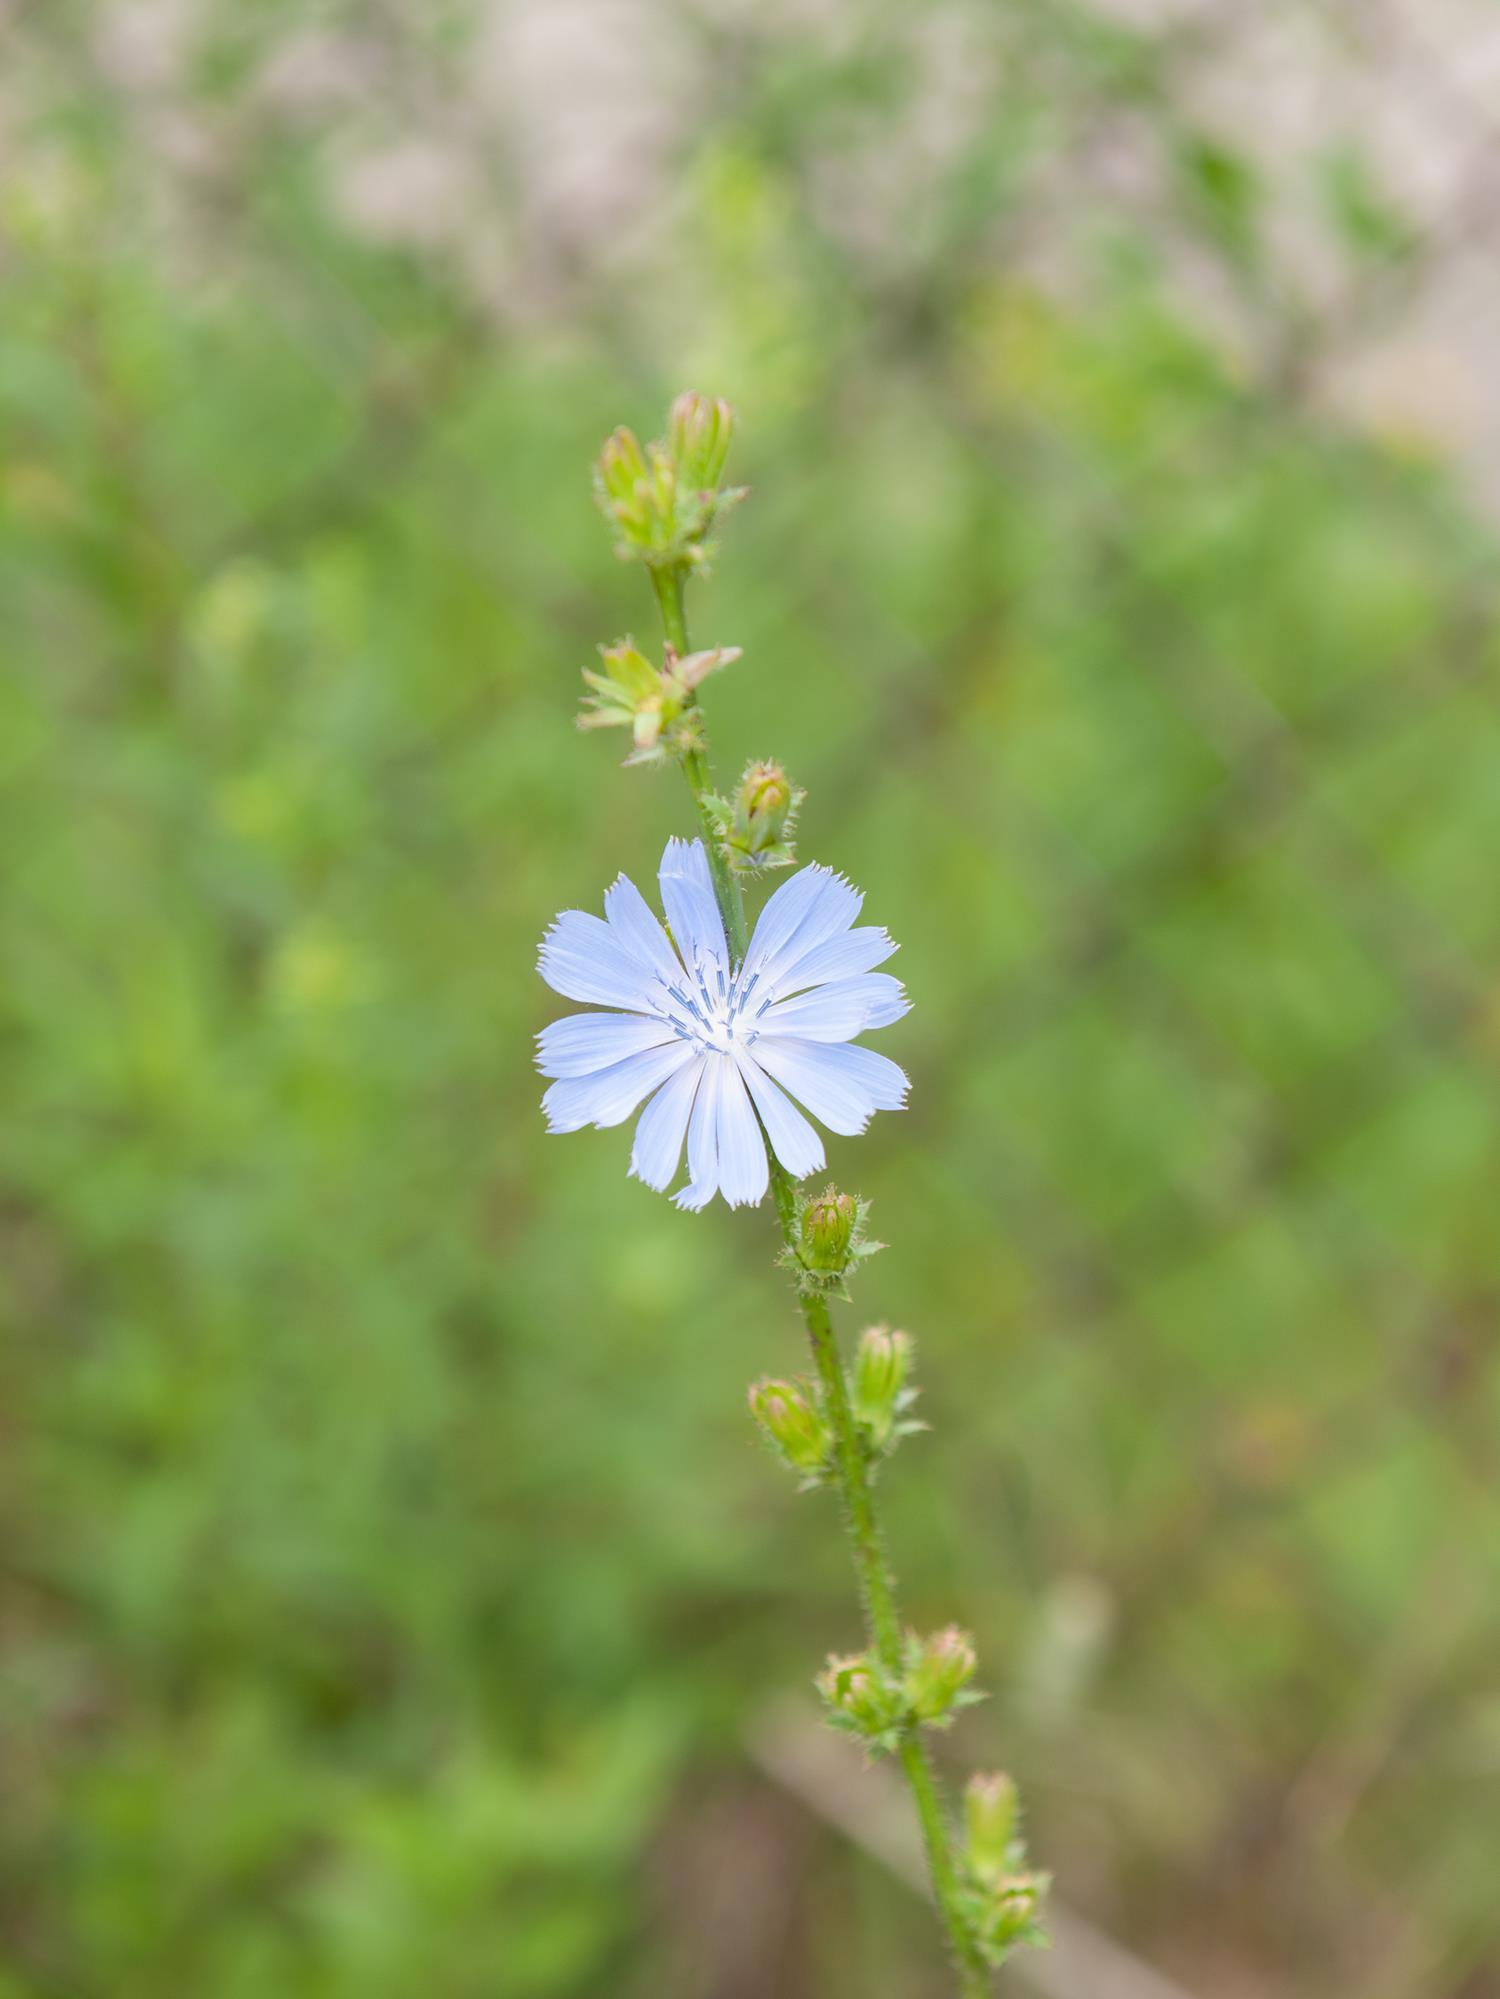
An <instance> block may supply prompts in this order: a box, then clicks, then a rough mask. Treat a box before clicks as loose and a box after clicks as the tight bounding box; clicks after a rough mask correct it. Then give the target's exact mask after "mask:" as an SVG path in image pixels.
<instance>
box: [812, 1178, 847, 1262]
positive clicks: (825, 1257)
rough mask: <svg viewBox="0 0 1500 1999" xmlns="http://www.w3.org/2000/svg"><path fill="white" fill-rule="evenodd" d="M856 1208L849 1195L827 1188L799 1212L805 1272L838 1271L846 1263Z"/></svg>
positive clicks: (834, 1188)
mask: <svg viewBox="0 0 1500 1999" xmlns="http://www.w3.org/2000/svg"><path fill="white" fill-rule="evenodd" d="M858 1213H859V1209H858V1204H857V1203H856V1201H855V1199H854V1197H853V1195H852V1194H841V1193H840V1192H839V1190H838V1189H837V1187H829V1188H828V1189H826V1191H825V1192H823V1193H821V1194H818V1195H815V1196H814V1197H813V1199H812V1200H810V1201H809V1202H808V1203H807V1205H806V1207H805V1208H804V1209H803V1210H802V1261H803V1262H804V1263H805V1264H806V1265H807V1267H808V1269H809V1270H822V1271H840V1270H842V1269H843V1268H844V1267H845V1265H846V1264H847V1263H848V1261H849V1245H850V1243H851V1242H852V1241H853V1238H854V1224H855V1221H856V1219H857V1217H858Z"/></svg>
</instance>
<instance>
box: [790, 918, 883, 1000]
mask: <svg viewBox="0 0 1500 1999" xmlns="http://www.w3.org/2000/svg"><path fill="white" fill-rule="evenodd" d="M896 948H897V947H896V945H895V944H894V943H893V942H892V941H891V938H890V935H889V933H888V932H886V931H884V930H877V929H875V928H874V927H873V926H871V925H869V924H865V925H864V926H862V927H861V928H860V929H858V930H846V931H845V932H844V933H843V935H842V936H837V937H830V938H829V940H828V942H827V943H826V944H820V945H819V946H818V948H817V950H816V951H809V952H808V954H807V956H806V957H805V958H799V959H798V960H797V963H796V964H795V966H793V967H792V969H791V970H790V971H789V972H788V973H787V974H786V975H785V976H784V977H783V978H782V980H781V982H780V984H781V990H782V991H783V992H795V991H797V990H798V989H799V988H800V987H802V986H816V985H821V984H822V982H823V981H824V980H825V979H852V978H854V977H856V976H857V975H858V974H859V973H860V972H871V971H873V970H874V969H875V967H876V966H877V965H883V964H884V963H885V961H886V959H887V958H890V957H893V956H894V955H895V952H896Z"/></svg>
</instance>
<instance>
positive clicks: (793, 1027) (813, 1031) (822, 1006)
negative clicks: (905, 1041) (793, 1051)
mask: <svg viewBox="0 0 1500 1999" xmlns="http://www.w3.org/2000/svg"><path fill="white" fill-rule="evenodd" d="M910 1008H911V1001H910V1000H909V999H908V998H907V997H906V989H905V987H904V986H903V985H902V983H901V981H900V980H899V979H893V978H892V977H891V976H890V974H889V973H887V972H867V973H866V974H865V976H864V977H863V978H860V979H836V980H834V981H833V982H832V983H831V984H829V985H826V986H815V987H814V988H813V990H812V991H811V992H808V993H802V994H801V995H799V997H798V998H796V999H789V1000H780V1001H778V1002H777V1004H776V1005H775V1006H772V1007H767V1009H766V1011H765V1012H764V1013H763V1014H762V1015H761V1016H760V1019H759V1021H758V1023H757V1025H758V1026H759V1028H760V1031H761V1032H762V1033H763V1034H796V1035H800V1036H801V1038H802V1039H803V1040H804V1041H852V1040H853V1039H854V1037H855V1035H856V1034H863V1033H864V1031H865V1029H866V1028H867V1027H889V1026H890V1024H891V1022H892V1021H893V1020H899V1019H900V1018H901V1016H902V1014H904V1013H907V1012H909V1011H910Z"/></svg>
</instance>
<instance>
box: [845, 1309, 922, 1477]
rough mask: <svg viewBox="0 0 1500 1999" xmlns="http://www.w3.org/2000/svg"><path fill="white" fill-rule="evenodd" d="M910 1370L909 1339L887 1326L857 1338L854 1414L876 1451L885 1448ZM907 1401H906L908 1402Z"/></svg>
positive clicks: (866, 1330) (868, 1327)
mask: <svg viewBox="0 0 1500 1999" xmlns="http://www.w3.org/2000/svg"><path fill="white" fill-rule="evenodd" d="M910 1366H911V1339H910V1336H909V1335H908V1334H906V1333H893V1332H892V1331H891V1330H890V1328H889V1327H888V1326H867V1327H866V1328H865V1330H864V1332H863V1333H861V1335H860V1340H859V1351H858V1353H857V1354H856V1355H855V1360H854V1413H855V1415H856V1416H857V1417H858V1418H859V1420H860V1422H861V1423H863V1424H864V1425H865V1427H866V1429H867V1430H868V1431H869V1433H870V1441H871V1443H872V1444H874V1446H875V1447H876V1449H877V1450H879V1449H881V1448H883V1447H884V1445H885V1444H886V1442H887V1440H888V1439H889V1437H890V1434H891V1430H892V1428H893V1427H894V1425H895V1421H896V1413H897V1410H898V1408H899V1407H900V1403H901V1394H902V1390H903V1389H904V1388H905V1386H906V1376H907V1370H908V1369H909V1368H910ZM911 1399H912V1398H911V1397H907V1401H908V1402H910V1401H911Z"/></svg>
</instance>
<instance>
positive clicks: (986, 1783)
mask: <svg viewBox="0 0 1500 1999" xmlns="http://www.w3.org/2000/svg"><path fill="white" fill-rule="evenodd" d="M964 1830H965V1843H964V1851H963V1854H962V1859H961V1865H962V1873H963V1887H962V1890H961V1894H962V1909H963V1916H964V1921H965V1923H966V1925H967V1927H968V1929H969V1933H970V1935H971V1936H972V1937H973V1938H974V1941H975V1943H976V1944H977V1945H978V1947H979V1950H980V1952H981V1954H982V1955H983V1957H984V1958H985V1960H986V1962H987V1963H989V1964H995V1965H998V1964H1002V1963H1003V1962H1004V1961H1005V1958H1006V1957H1007V1956H1008V1955H1009V1953H1010V1952H1011V1951H1012V1950H1013V1949H1015V1947H1016V1946H1017V1945H1018V1944H1041V1943H1045V1942H1046V1936H1045V1934H1044V1933H1043V1930H1042V1927H1041V1907H1042V1901H1043V1898H1044V1897H1045V1895H1046V1892H1047V1886H1048V1877H1047V1876H1046V1875H1045V1874H1035V1873H1033V1872H1032V1871H1031V1869H1030V1867H1029V1866H1028V1864H1027V1858H1026V1842H1025V1840H1024V1839H1023V1838H1022V1836H1021V1806H1020V1800H1019V1798H1018V1797H1017V1796H1016V1787H1015V1784H1014V1783H1013V1782H1012V1781H1011V1779H1010V1778H1009V1777H1007V1776H1004V1775H1002V1774H1000V1773H998V1772H997V1773H995V1774H993V1775H979V1776H974V1777H971V1778H970V1779H969V1784H968V1789H967V1790H966V1791H965V1792H964Z"/></svg>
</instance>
